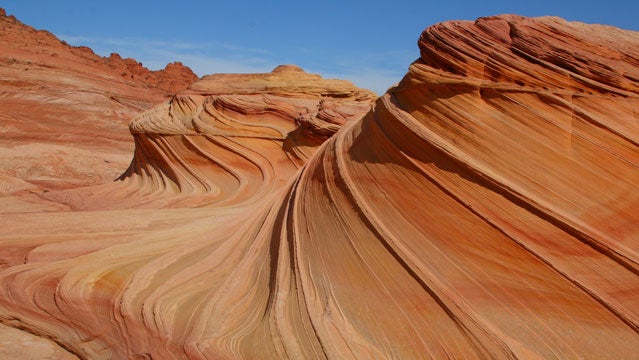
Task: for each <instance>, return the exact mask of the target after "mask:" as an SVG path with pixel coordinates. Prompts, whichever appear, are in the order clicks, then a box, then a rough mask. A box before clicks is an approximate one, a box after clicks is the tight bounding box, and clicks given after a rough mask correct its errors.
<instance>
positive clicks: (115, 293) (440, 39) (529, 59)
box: [0, 16, 639, 359]
mask: <svg viewBox="0 0 639 360" xmlns="http://www.w3.org/2000/svg"><path fill="white" fill-rule="evenodd" d="M419 46H420V50H421V56H420V58H419V59H418V60H417V61H415V62H414V63H413V64H412V65H411V66H410V68H409V71H408V74H407V75H406V76H405V78H404V79H403V80H402V81H401V82H400V83H399V85H398V86H396V87H394V88H392V89H390V90H389V92H388V93H387V94H386V95H384V96H382V97H381V98H380V99H378V100H377V102H376V104H375V107H374V109H373V110H372V111H371V112H369V113H368V114H367V115H366V116H365V117H364V118H363V119H361V120H360V121H350V122H346V123H345V125H344V127H343V128H342V129H341V130H340V131H338V132H337V133H336V135H334V136H333V137H331V138H330V139H328V140H327V141H326V142H325V143H324V145H322V146H320V147H319V148H318V150H317V151H316V152H315V153H314V154H312V155H311V156H310V157H309V158H308V159H307V160H306V163H305V165H303V166H302V167H301V168H300V169H299V170H298V171H297V172H295V173H294V174H293V176H292V178H291V179H290V181H289V182H288V183H287V184H286V185H282V186H279V187H271V188H270V189H271V190H270V191H269V192H267V193H261V195H260V196H257V195H255V194H253V195H251V196H249V197H248V198H247V199H253V201H237V202H231V203H224V204H218V206H217V207H213V208H199V209H193V208H177V209H156V210H126V211H108V212H106V211H105V212H100V211H87V212H66V213H64V212H57V213H49V214H28V215H27V214H19V213H15V214H7V216H5V217H4V218H3V227H2V228H0V238H1V239H2V241H1V242H0V243H1V244H2V248H0V251H1V252H0V254H2V259H3V264H4V265H3V266H4V269H3V270H2V272H1V273H0V310H1V312H0V314H1V315H0V316H1V317H2V319H3V320H4V322H5V323H8V324H14V325H15V324H19V325H20V326H21V327H22V328H27V329H30V330H31V331H33V332H39V333H41V334H46V335H47V336H49V337H52V338H54V339H55V340H56V341H57V342H58V343H61V344H64V346H65V347H66V348H67V349H69V350H71V351H72V352H74V353H75V354H78V355H79V356H80V357H83V358H136V357H137V358H154V359H184V358H190V359H235V358H246V359H254V358H260V359H261V358H273V359H276V358H291V359H303V358H310V359H321V358H333V359H347V358H359V359H372V358H379V359H386V358H397V359H411V358H415V359H422V358H462V359H470V358H506V359H507V358H602V359H604V358H609V359H622V358H633V357H634V356H636V354H637V352H638V351H639V218H638V217H639V213H638V212H637V211H636V208H637V206H638V205H639V192H637V186H636V184H637V183H638V181H639V171H638V164H639V149H638V145H639V143H638V141H637V140H638V138H637V137H638V135H639V122H637V120H638V119H637V115H636V114H637V110H639V103H638V100H639V94H638V93H637V86H638V85H639V84H638V81H637V79H639V74H638V72H639V70H638V69H639V68H638V67H637V64H638V60H637V59H639V36H638V35H637V33H633V32H627V31H622V30H619V29H614V28H609V27H602V26H592V25H584V24H580V23H569V22H566V21H563V20H561V19H557V18H536V19H528V18H522V17H517V16H498V17H490V18H482V19H479V20H477V21H476V22H466V21H464V22H461V21H460V22H448V23H443V24H439V25H435V26H433V27H431V28H429V29H427V30H426V31H424V33H423V34H422V36H421V38H420V40H419ZM251 81H253V80H251ZM257 82H258V83H260V84H261V85H260V86H262V88H263V89H269V88H271V87H277V86H270V85H264V80H263V79H262V80H259V81H257ZM220 86H221V85H220ZM224 86H225V88H224V90H223V91H220V92H219V93H217V92H216V93H215V95H213V94H208V95H206V96H205V94H203V93H202V92H201V91H200V90H199V89H198V85H197V84H196V85H194V86H193V87H192V88H191V90H189V91H190V92H191V93H188V94H184V96H182V95H180V96H178V97H176V98H174V99H173V100H172V102H171V103H170V104H164V105H161V106H160V107H158V108H156V109H155V110H152V111H155V112H156V113H155V114H154V115H153V116H149V117H146V116H141V117H139V118H138V119H137V120H136V121H135V122H134V123H132V125H131V130H132V131H133V133H135V134H140V135H139V136H142V135H144V136H148V137H149V138H148V139H146V138H144V139H138V146H140V144H146V143H152V142H154V146H156V147H157V148H158V149H159V148H160V145H155V144H161V143H165V149H176V148H177V147H178V144H179V143H180V142H182V144H183V146H184V148H185V149H187V148H188V149H191V150H193V149H197V147H196V145H197V146H200V147H201V146H204V145H202V144H187V143H185V142H184V140H182V139H184V138H187V136H185V135H184V134H191V133H193V134H195V133H198V134H200V135H199V136H202V137H203V139H206V141H208V139H209V138H213V139H220V138H224V136H227V138H226V139H227V140H228V139H232V138H234V137H242V138H251V136H255V137H256V138H258V139H259V140H264V139H265V138H268V139H270V140H273V139H277V141H279V142H282V141H283V139H282V136H283V134H284V132H281V131H279V129H281V127H284V128H286V129H292V128H293V127H288V128H287V127H286V126H291V125H290V124H288V123H286V122H285V123H272V122H271V120H273V119H272V118H270V116H271V115H272V114H273V113H274V112H275V113H278V114H281V113H282V112H283V113H287V111H288V110H287V109H290V108H289V107H287V106H284V105H280V104H279V103H277V101H278V100H279V96H282V94H280V93H279V92H278V93H267V95H265V96H264V97H262V98H261V100H258V99H256V98H255V96H256V95H255V94H247V93H242V94H240V95H242V96H236V97H232V98H229V97H226V96H224V94H226V93H228V88H227V87H226V86H227V85H224ZM240 103H241V104H242V105H241V106H240V105H238V104H240ZM247 103H248V104H251V105H250V106H246V104H247ZM274 104H278V105H277V106H276V105H274ZM178 109H179V111H178ZM232 109H235V110H232ZM240 109H251V110H250V111H245V112H244V113H242V110H240ZM265 109H277V110H268V111H266V110H265ZM311 109H313V108H312V107H311ZM326 111H327V112H328V110H326ZM262 112H265V117H266V119H270V120H267V121H264V122H260V123H256V122H252V121H248V120H247V119H246V118H242V119H243V121H242V122H240V121H237V119H238V118H237V117H236V116H238V115H237V113H242V114H243V115H246V113H248V114H252V113H262ZM321 112H322V111H317V113H318V114H319V113H321ZM147 114H150V113H147ZM194 114H197V116H194ZM231 114H232V115H233V116H231ZM183 115H184V116H183ZM278 117H279V115H278ZM315 117H319V116H315ZM303 118H304V119H308V118H310V119H311V120H304V121H302V120H300V121H299V123H309V124H311V125H308V126H310V128H311V129H324V128H330V127H331V126H328V125H324V124H323V123H321V122H320V123H319V125H317V122H316V121H314V120H312V119H313V118H314V116H310V117H308V116H307V117H303ZM159 119H161V121H159ZM218 122H219V124H218ZM156 130H157V131H156ZM154 131H155V132H154ZM314 131H315V130H314ZM322 132H323V130H322V131H320V133H322ZM290 133H291V132H289V134H290ZM155 134H157V135H155ZM230 134H232V136H231V135H230ZM249 135H250V136H249ZM169 136H181V137H182V139H176V140H175V141H173V140H169V138H168V137H169ZM189 136H191V135H189ZM159 139H164V140H161V141H160V140H159ZM218 145H219V144H216V146H218ZM251 146H252V145H251ZM251 146H249V145H247V146H244V147H243V148H245V149H249V148H251V149H252V147H251ZM220 148H224V146H220ZM293 148H294V147H293ZM226 149H228V147H227V148H226ZM256 149H258V150H257V152H258V153H260V154H266V152H265V151H266V150H264V149H262V148H259V147H258V148H256ZM274 152H275V153H277V154H278V155H277V156H278V157H276V158H278V159H279V158H280V157H279V156H281V153H284V154H286V157H287V158H289V156H292V155H291V154H295V152H291V151H289V150H287V148H286V147H285V146H280V147H279V148H278V149H276V150H274ZM280 152H281V153H280ZM155 153H157V152H152V151H148V152H144V153H143V154H136V159H138V161H137V162H136V161H134V163H133V164H132V166H131V168H130V169H129V171H128V172H127V176H134V174H135V176H137V177H139V178H140V179H141V178H143V177H146V179H147V180H149V181H148V182H145V183H154V182H155V183H157V182H158V180H157V179H159V178H161V177H166V178H170V176H169V175H168V174H160V173H159V172H157V173H156V174H151V169H156V171H160V170H157V169H161V170H162V171H164V169H171V168H172V167H169V166H168V165H171V166H175V165H174V164H175V163H178V162H179V161H167V160H162V159H163V158H166V155H162V156H155V155H153V154H155ZM167 153H168V152H167ZM188 153H189V152H181V154H188ZM202 153H203V152H202ZM211 153H212V152H211ZM235 153H236V154H239V153H240V152H235ZM215 154H216V155H215V156H218V155H217V154H218V151H215ZM222 154H224V152H222ZM269 154H270V153H269ZM142 155H144V156H142ZM201 156H203V155H201ZM219 156H220V157H222V156H224V155H219ZM295 156H297V159H302V158H303V157H302V156H298V155H295ZM267 157H270V155H269V156H267ZM294 158H295V157H294ZM142 159H146V160H142ZM220 159H221V158H220ZM220 159H217V158H216V160H215V162H216V163H218V164H222V163H223V162H222V161H221V160H220ZM289 159H290V158H289ZM153 161H156V162H160V161H166V165H162V166H157V167H154V166H152V165H151V163H152V162H153ZM191 162H196V161H195V160H194V159H191ZM240 165H241V166H238V168H250V166H248V165H245V164H240ZM226 166H228V168H229V169H231V168H234V166H233V165H231V164H227V165H226ZM220 167H223V166H222V165H220ZM173 168H175V167H173ZM205 168H207V169H208V168H209V167H205V166H202V168H197V169H198V171H205V170H204V169H205ZM136 169H141V170H140V171H137V170H136ZM143 169H148V174H146V175H143V173H144V172H145V171H147V170H143ZM210 171H211V172H212V173H216V174H217V172H219V169H212V170H210ZM222 172H223V171H222ZM175 173H176V174H177V173H178V171H175ZM179 173H180V174H181V176H177V175H175V174H174V175H175V177H174V178H175V179H178V178H179V179H185V177H184V176H183V174H185V173H186V172H185V171H182V170H180V171H179ZM216 176H217V175H215V176H213V178H216ZM238 178H242V176H238ZM216 179H217V178H216ZM282 179H283V177H282ZM145 181H146V180H145ZM172 181H173V183H176V184H179V183H180V181H181V180H180V181H176V180H172ZM184 181H186V180H184ZM218 182H219V183H225V181H222V180H219V179H218V180H216V181H215V182H213V183H218ZM188 183H190V184H191V185H192V186H194V185H193V184H197V183H198V182H197V181H195V180H193V179H191V180H188ZM200 184H202V182H200ZM116 186H117V184H116ZM247 186H248V187H249V188H254V187H255V186H258V187H259V185H257V183H254V184H251V185H247ZM179 188H180V189H182V188H184V187H183V186H179ZM278 189H279V190H278ZM201 193H203V194H205V193H206V191H201ZM34 223H35V224H38V225H39V226H37V227H34V226H33V225H32V224H34Z"/></svg>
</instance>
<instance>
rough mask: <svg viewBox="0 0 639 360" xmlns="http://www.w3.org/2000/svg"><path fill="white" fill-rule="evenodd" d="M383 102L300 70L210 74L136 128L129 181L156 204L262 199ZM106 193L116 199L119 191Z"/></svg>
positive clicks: (131, 190)
mask: <svg viewBox="0 0 639 360" xmlns="http://www.w3.org/2000/svg"><path fill="white" fill-rule="evenodd" d="M375 98H376V96H375V95H374V94H373V93H372V92H370V91H367V90H363V89H359V88H357V87H355V86H353V85H352V84H351V83H350V82H347V81H344V80H334V79H322V78H321V77H320V76H319V75H314V74H307V73H305V72H304V71H303V70H302V69H300V68H299V67H297V66H293V65H282V66H279V67H277V68H275V69H274V70H273V71H272V72H271V73H265V74H217V75H210V76H206V77H204V78H203V79H201V80H200V81H197V82H195V83H194V84H193V85H191V86H190V87H189V88H188V89H187V90H185V91H184V92H182V93H180V94H178V95H176V96H174V97H173V99H171V101H169V102H166V103H163V104H160V105H158V106H156V107H155V108H153V109H151V110H149V111H147V112H145V113H142V114H141V115H139V116H138V117H137V118H135V119H134V120H133V121H132V122H131V124H130V125H129V128H130V131H131V133H132V134H133V137H134V139H135V144H136V148H135V155H134V158H133V161H132V163H131V165H130V167H129V169H128V170H127V171H126V172H125V173H124V174H122V176H121V177H120V179H121V180H123V181H124V182H125V183H126V185H127V191H125V192H124V194H126V195H125V197H126V198H127V199H128V201H127V202H126V203H128V204H130V205H129V206H140V204H147V205H145V206H148V202H149V201H150V202H152V203H153V204H157V201H156V199H159V198H162V199H164V200H165V201H170V202H171V203H172V204H173V205H177V203H178V202H179V203H181V204H182V206H185V205H187V204H188V205H189V206H193V205H194V204H200V205H202V204H203V203H208V204H210V203H216V204H217V206H222V205H224V204H238V203H239V202H242V201H244V200H249V199H252V201H254V200H255V199H256V198H262V197H263V196H261V195H260V194H262V195H264V194H270V193H271V192H273V191H274V190H275V189H277V188H279V187H281V186H282V185H283V184H285V183H286V182H287V181H288V180H289V179H290V178H291V177H292V175H293V174H294V173H295V171H296V170H297V169H298V168H299V167H300V166H301V165H302V164H304V162H306V160H307V159H308V158H309V157H310V156H311V155H312V154H313V153H314V152H315V150H316V149H317V148H318V147H319V146H320V145H321V144H322V143H323V142H324V141H325V140H326V139H328V138H329V137H331V136H332V135H333V134H334V133H335V132H337V130H339V129H340V127H341V126H342V125H343V124H344V123H346V122H348V121H351V120H354V119H359V118H361V117H362V116H363V115H364V114H365V113H366V112H367V111H369V110H370V108H371V104H372V102H373V101H374V99H375ZM106 192H107V193H108V194H109V195H108V196H109V197H112V195H111V194H112V189H111V188H106ZM162 194H163V195H167V194H168V196H169V197H170V199H168V200H167V196H160V195H162ZM185 198H188V201H187V199H185ZM111 202H113V199H111ZM116 203H118V204H117V205H118V206H121V205H122V203H121V202H117V201H116Z"/></svg>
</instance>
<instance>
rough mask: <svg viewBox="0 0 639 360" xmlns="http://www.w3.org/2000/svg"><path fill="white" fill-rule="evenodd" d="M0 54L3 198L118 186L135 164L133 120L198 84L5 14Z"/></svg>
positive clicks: (182, 70) (187, 73) (170, 69)
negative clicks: (74, 42) (124, 170)
mask: <svg viewBox="0 0 639 360" xmlns="http://www.w3.org/2000/svg"><path fill="white" fill-rule="evenodd" d="M0 48H1V50H2V51H0V139H1V140H0V158H2V161H1V162H0V196H2V195H6V194H9V193H14V192H16V191H21V190H25V191H28V192H31V193H34V194H36V195H37V194H41V193H42V192H43V191H44V190H47V191H48V190H51V189H60V188H73V187H78V186H82V185H88V184H96V183H104V182H110V181H112V180H113V179H115V178H116V177H117V176H118V175H119V174H120V173H121V171H122V168H123V166H124V167H125V166H126V164H127V163H128V162H129V161H130V156H131V151H132V150H133V146H132V144H131V141H130V135H129V133H128V131H127V128H126V126H127V124H128V122H129V121H130V119H131V117H132V116H134V115H135V114H137V113H138V112H140V111H143V110H146V109H149V108H150V107H152V106H154V105H156V104H157V103H159V102H162V101H164V100H165V99H167V98H168V97H169V96H170V95H172V94H173V93H175V92H176V91H179V90H182V89H184V88H186V87H187V86H188V85H189V84H191V83H192V82H194V81H195V80H196V79H197V76H196V75H195V74H193V72H192V71H191V70H190V69H189V68H188V67H185V66H184V65H182V64H179V63H173V64H169V65H167V67H166V69H164V70H160V71H149V70H148V69H146V68H144V67H143V66H142V65H141V64H140V63H138V62H137V61H135V60H133V59H122V58H121V57H120V56H119V55H117V54H111V56H110V57H107V58H103V57H100V56H98V55H96V54H94V53H93V51H92V50H91V49H89V48H87V47H73V46H69V45H67V44H65V43H63V42H61V41H60V40H58V39H57V38H56V37H55V36H54V35H53V34H51V33H49V32H47V31H44V30H35V29H33V28H32V27H29V26H27V25H25V24H23V23H21V22H20V21H18V20H17V19H16V18H15V17H13V16H6V14H5V12H4V11H2V13H0ZM33 201H37V200H33Z"/></svg>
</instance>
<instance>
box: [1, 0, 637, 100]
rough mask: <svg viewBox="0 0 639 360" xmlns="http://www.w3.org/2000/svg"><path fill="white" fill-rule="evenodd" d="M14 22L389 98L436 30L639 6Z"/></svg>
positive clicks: (161, 60) (25, 14) (387, 8)
mask: <svg viewBox="0 0 639 360" xmlns="http://www.w3.org/2000/svg"><path fill="white" fill-rule="evenodd" d="M0 7H4V8H5V9H6V10H7V13H8V14H11V15H15V16H16V17H17V18H18V19H20V20H21V21H22V22H24V23H26V24H28V25H31V26H33V27H35V28H37V29H46V30H49V31H51V32H52V33H54V34H55V35H57V36H58V37H59V38H61V39H63V40H66V41H67V42H69V43H71V44H73V45H86V46H90V47H91V48H93V49H94V50H95V51H96V52H97V53H98V54H100V55H109V53H111V52H117V53H119V54H120V55H122V56H123V57H133V58H135V59H137V60H138V61H141V62H142V63H143V64H144V65H145V66H147V67H149V68H151V69H158V68H163V67H164V65H166V63H167V62H172V61H176V60H177V61H182V62H183V63H185V64H186V65H188V66H190V67H191V68H192V69H193V70H194V71H195V72H196V73H197V74H198V75H200V76H201V75H206V74H211V73H218V72H267V71H270V70H271V69H272V68H273V67H275V66H276V65H278V64H289V63H290V64H297V65H299V66H301V67H303V68H304V69H305V70H306V71H309V72H315V73H320V74H322V75H323V76H325V77H339V78H346V79H349V80H351V81H353V82H354V83H356V84H357V85H359V86H363V87H367V88H369V89H372V90H375V91H377V92H378V93H382V92H384V91H385V89H386V88H388V87H389V86H391V85H392V84H393V83H395V82H397V81H399V80H400V79H401V77H402V76H403V75H404V73H405V72H406V69H407V67H408V65H409V64H410V63H411V62H412V61H413V60H414V59H416V58H417V56H418V50H417V45H416V40H417V38H418V36H419V34H420V33H421V31H422V30H423V29H424V28H426V27H428V26H429V25H432V24H435V23H438V22H441V21H445V20H452V19H463V20H474V19H476V18H478V17H481V16H487V15H494V14H503V13H515V14H520V15H526V16H541V15H556V16H561V17H563V18H566V19H568V20H576V21H582V22H587V23H599V24H608V25H614V26H618V27H621V28H624V29H630V30H639V1H638V0H618V1H614V0H611V1H607V2H604V1H594V0H591V1H589V0H580V1H575V0H563V1H562V0H533V1H529V0H525V1H524V0H521V1H518V0H487V1H480V0H475V1H471V0H438V1H428V0H421V1H402V0H392V1H391V0H387V1H374V0H368V1H359V0H357V1H347V0H342V1H331V0H329V1H317V0H316V1H301V0H300V1H240V0H226V1H195V0H181V1H175V0H173V1H146V0H140V1H137V0H126V1H120V0H108V1H90V0H82V1H79V0H66V1H48V0H47V1H45V0H40V1H38V0H13V1H11V0H10V1H2V2H0Z"/></svg>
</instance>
